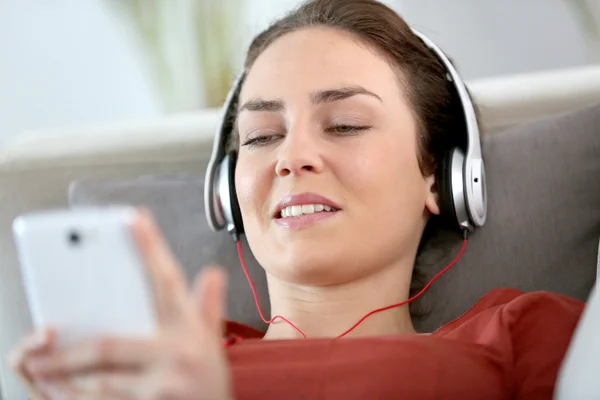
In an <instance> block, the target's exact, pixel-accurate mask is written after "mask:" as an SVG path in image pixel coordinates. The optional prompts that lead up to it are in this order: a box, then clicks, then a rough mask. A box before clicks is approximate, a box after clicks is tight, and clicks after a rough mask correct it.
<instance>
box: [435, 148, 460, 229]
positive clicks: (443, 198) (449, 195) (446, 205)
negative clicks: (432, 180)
mask: <svg viewBox="0 0 600 400" xmlns="http://www.w3.org/2000/svg"><path fill="white" fill-rule="evenodd" d="M453 155H454V149H452V150H451V151H449V152H447V153H444V155H443V156H442V159H441V160H440V163H439V165H438V194H439V203H440V217H441V218H442V220H444V221H445V222H446V223H448V224H449V225H453V226H456V224H457V223H458V221H457V218H456V207H455V204H454V193H453V191H452V157H453Z"/></svg>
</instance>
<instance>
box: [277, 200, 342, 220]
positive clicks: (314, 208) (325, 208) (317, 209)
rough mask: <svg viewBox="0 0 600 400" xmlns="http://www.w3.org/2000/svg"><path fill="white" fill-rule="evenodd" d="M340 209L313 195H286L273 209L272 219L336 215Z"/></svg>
mask: <svg viewBox="0 0 600 400" xmlns="http://www.w3.org/2000/svg"><path fill="white" fill-rule="evenodd" d="M340 210H341V208H340V206H338V205H337V204H336V203H335V202H334V201H332V200H330V199H328V198H326V197H324V196H321V195H318V194H315V193H301V194H294V195H287V196H285V197H284V198H283V199H281V201H280V202H279V203H277V206H276V207H275V211H274V212H273V218H274V219H278V220H284V219H293V218H301V217H305V216H313V215H315V214H324V213H329V214H330V213H336V212H338V211H340Z"/></svg>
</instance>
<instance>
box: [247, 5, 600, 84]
mask: <svg viewBox="0 0 600 400" xmlns="http://www.w3.org/2000/svg"><path fill="white" fill-rule="evenodd" d="M585 1H588V2H589V3H590V5H591V6H592V9H595V11H596V12H597V13H600V5H599V3H600V1H598V0H527V1H523V0H503V1H476V0H451V1H449V0H418V1H417V0H383V3H386V4H387V5H389V6H391V7H393V8H394V9H396V10H397V11H398V12H399V13H400V14H401V15H402V16H403V17H404V18H405V19H406V20H407V22H408V23H409V24H410V25H411V26H414V27H415V28H417V29H419V30H421V31H422V32H423V33H425V34H426V35H427V36H429V37H430V38H431V39H432V40H434V41H435V42H436V43H437V44H439V45H440V46H441V47H442V48H443V49H444V50H445V51H446V52H447V53H448V54H449V55H450V56H451V57H452V59H453V60H454V61H455V62H456V63H457V65H458V67H459V68H460V71H461V73H462V75H463V76H464V77H465V78H480V77H486V76H492V75H498V74H512V73H520V72H528V71H534V70H543V69H555V68H564V67H571V66H577V65H585V64H589V63H592V62H600V42H599V41H600V38H598V37H596V39H595V41H592V42H591V43H588V42H587V41H586V40H585V39H584V36H583V35H582V33H581V30H580V28H579V26H578V24H577V21H576V18H575V17H574V15H573V13H572V12H571V10H570V9H569V7H568V4H567V3H569V2H572V3H584V2H585ZM300 3H301V1H299V0H285V1H283V0H252V2H251V4H252V6H251V9H250V10H249V11H248V13H249V15H248V17H249V18H250V20H251V21H252V28H253V29H252V32H257V31H258V30H259V28H264V27H266V26H267V24H268V22H269V21H271V20H272V19H273V18H274V17H275V16H278V15H282V14H283V13H284V12H285V11H286V10H287V9H289V8H290V7H292V6H294V5H297V4H300ZM595 18H596V21H597V22H596V23H599V24H600V15H596V16H595Z"/></svg>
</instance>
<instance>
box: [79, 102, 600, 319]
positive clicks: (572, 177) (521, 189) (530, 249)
mask: <svg viewBox="0 0 600 400" xmlns="http://www.w3.org/2000/svg"><path fill="white" fill-rule="evenodd" d="M483 152H484V157H485V161H486V169H487V175H488V181H487V184H488V195H489V214H488V221H487V223H486V225H485V226H484V227H483V228H481V229H479V230H477V231H475V232H474V233H473V234H472V235H471V236H470V238H469V242H468V245H467V249H466V251H465V253H464V255H463V257H462V258H461V260H460V261H459V262H458V263H457V264H456V265H455V266H454V267H453V268H452V269H451V270H450V271H449V272H448V273H446V274H445V275H444V276H442V277H441V278H440V279H439V280H438V281H436V283H434V284H433V285H432V286H431V288H430V289H429V290H428V292H427V293H426V294H425V295H424V296H423V298H422V299H421V303H422V305H423V306H424V308H425V309H427V310H429V311H430V312H429V314H428V315H427V317H426V318H424V319H423V320H418V321H416V324H415V325H416V328H417V329H418V330H420V331H430V330H433V329H435V328H437V327H438V326H440V325H441V324H443V323H445V322H448V321H450V320H452V319H454V318H456V317H458V316H459V315H460V314H462V313H463V312H464V311H466V310H467V309H468V308H469V307H470V306H472V305H473V303H475V302H476V301H477V300H478V299H479V298H480V297H481V296H483V295H484V294H485V293H486V292H487V291H489V290H491V289H493V288H497V287H513V288H518V289H522V290H524V291H533V290H548V291H552V292H556V293H562V294H565V295H569V296H572V297H575V298H578V299H581V300H585V299H587V296H588V294H589V292H590V290H591V288H592V285H593V283H594V280H595V272H596V271H595V269H596V252H597V246H598V237H600V105H596V106H593V107H588V108H586V109H582V110H578V111H576V112H570V113H568V114H564V115H559V116H556V117H552V118H547V119H544V120H540V121H537V122H534V123H530V124H527V125H522V126H518V127H515V128H512V129H510V130H508V131H506V132H502V133H499V134H495V135H493V136H490V137H489V138H486V140H485V141H484V144H483ZM202 181H203V177H196V176H177V177H161V176H156V177H150V178H143V179H139V180H134V181H120V182H115V181H82V182H78V183H77V184H75V185H74V186H73V188H72V190H71V196H70V199H71V204H73V205H102V204H107V203H115V202H116V203H128V204H143V205H146V206H147V207H149V208H150V209H151V210H152V211H153V212H154V213H155V214H156V217H157V220H158V223H159V225H160V226H161V228H162V229H163V230H164V232H165V235H166V237H167V240H168V241H169V242H170V243H171V245H172V246H173V248H174V252H175V254H176V255H177V256H178V257H179V258H180V259H181V261H182V263H183V264H184V266H185V268H186V271H187V273H188V275H189V276H192V275H193V274H194V273H195V272H197V270H198V269H199V268H200V266H201V265H203V264H206V263H208V262H218V263H219V264H221V265H223V266H225V267H226V268H227V269H228V270H229V272H230V295H229V315H228V317H229V318H230V319H234V320H237V321H240V322H244V323H247V324H249V325H252V326H254V327H257V328H264V325H263V324H262V323H261V322H260V318H259V316H258V313H257V312H256V309H255V306H254V302H253V299H252V295H251V292H250V289H249V287H248V284H247V283H246V281H245V278H244V276H243V273H242V272H241V268H240V266H239V262H238V260H237V255H236V250H235V246H234V245H233V242H232V240H231V239H230V238H229V237H228V236H227V234H225V233H219V234H214V233H212V232H211V231H210V230H209V228H208V226H207V224H206V220H205V217H204V206H203V196H202V190H203V182H202ZM461 242H462V241H461V238H460V236H459V235H457V234H456V233H455V232H451V231H443V230H441V231H439V232H437V233H436V234H435V236H434V237H433V238H432V240H431V241H430V242H429V245H428V246H427V247H426V249H425V250H424V252H423V254H422V256H421V257H420V259H419V260H420V264H421V265H422V269H423V271H424V273H425V275H426V277H428V278H429V277H431V276H433V275H434V274H435V273H436V272H438V271H439V270H441V269H442V268H443V267H445V266H446V265H447V264H448V263H449V262H450V261H451V260H452V259H453V258H454V257H455V255H456V254H457V253H458V251H459V248H460V245H461ZM244 251H245V253H244V255H245V260H246V263H247V265H248V267H249V269H250V274H251V275H252V277H253V280H254V282H255V284H256V286H257V289H258V291H259V294H260V299H261V304H262V306H263V309H264V310H265V312H267V313H268V309H269V304H268V296H267V293H266V284H265V279H264V274H263V273H262V270H261V268H260V266H258V265H257V263H256V261H255V260H254V258H253V257H252V255H251V254H250V252H249V250H248V247H247V245H246V244H245V243H244Z"/></svg>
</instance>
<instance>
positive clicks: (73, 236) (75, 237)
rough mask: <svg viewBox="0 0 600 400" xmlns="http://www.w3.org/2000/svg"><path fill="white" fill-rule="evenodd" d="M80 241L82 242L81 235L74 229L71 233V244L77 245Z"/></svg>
mask: <svg viewBox="0 0 600 400" xmlns="http://www.w3.org/2000/svg"><path fill="white" fill-rule="evenodd" d="M80 242H81V235H80V234H79V233H78V232H76V231H73V232H71V233H69V243H71V245H73V246H77V245H78V244H79V243H80Z"/></svg>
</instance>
